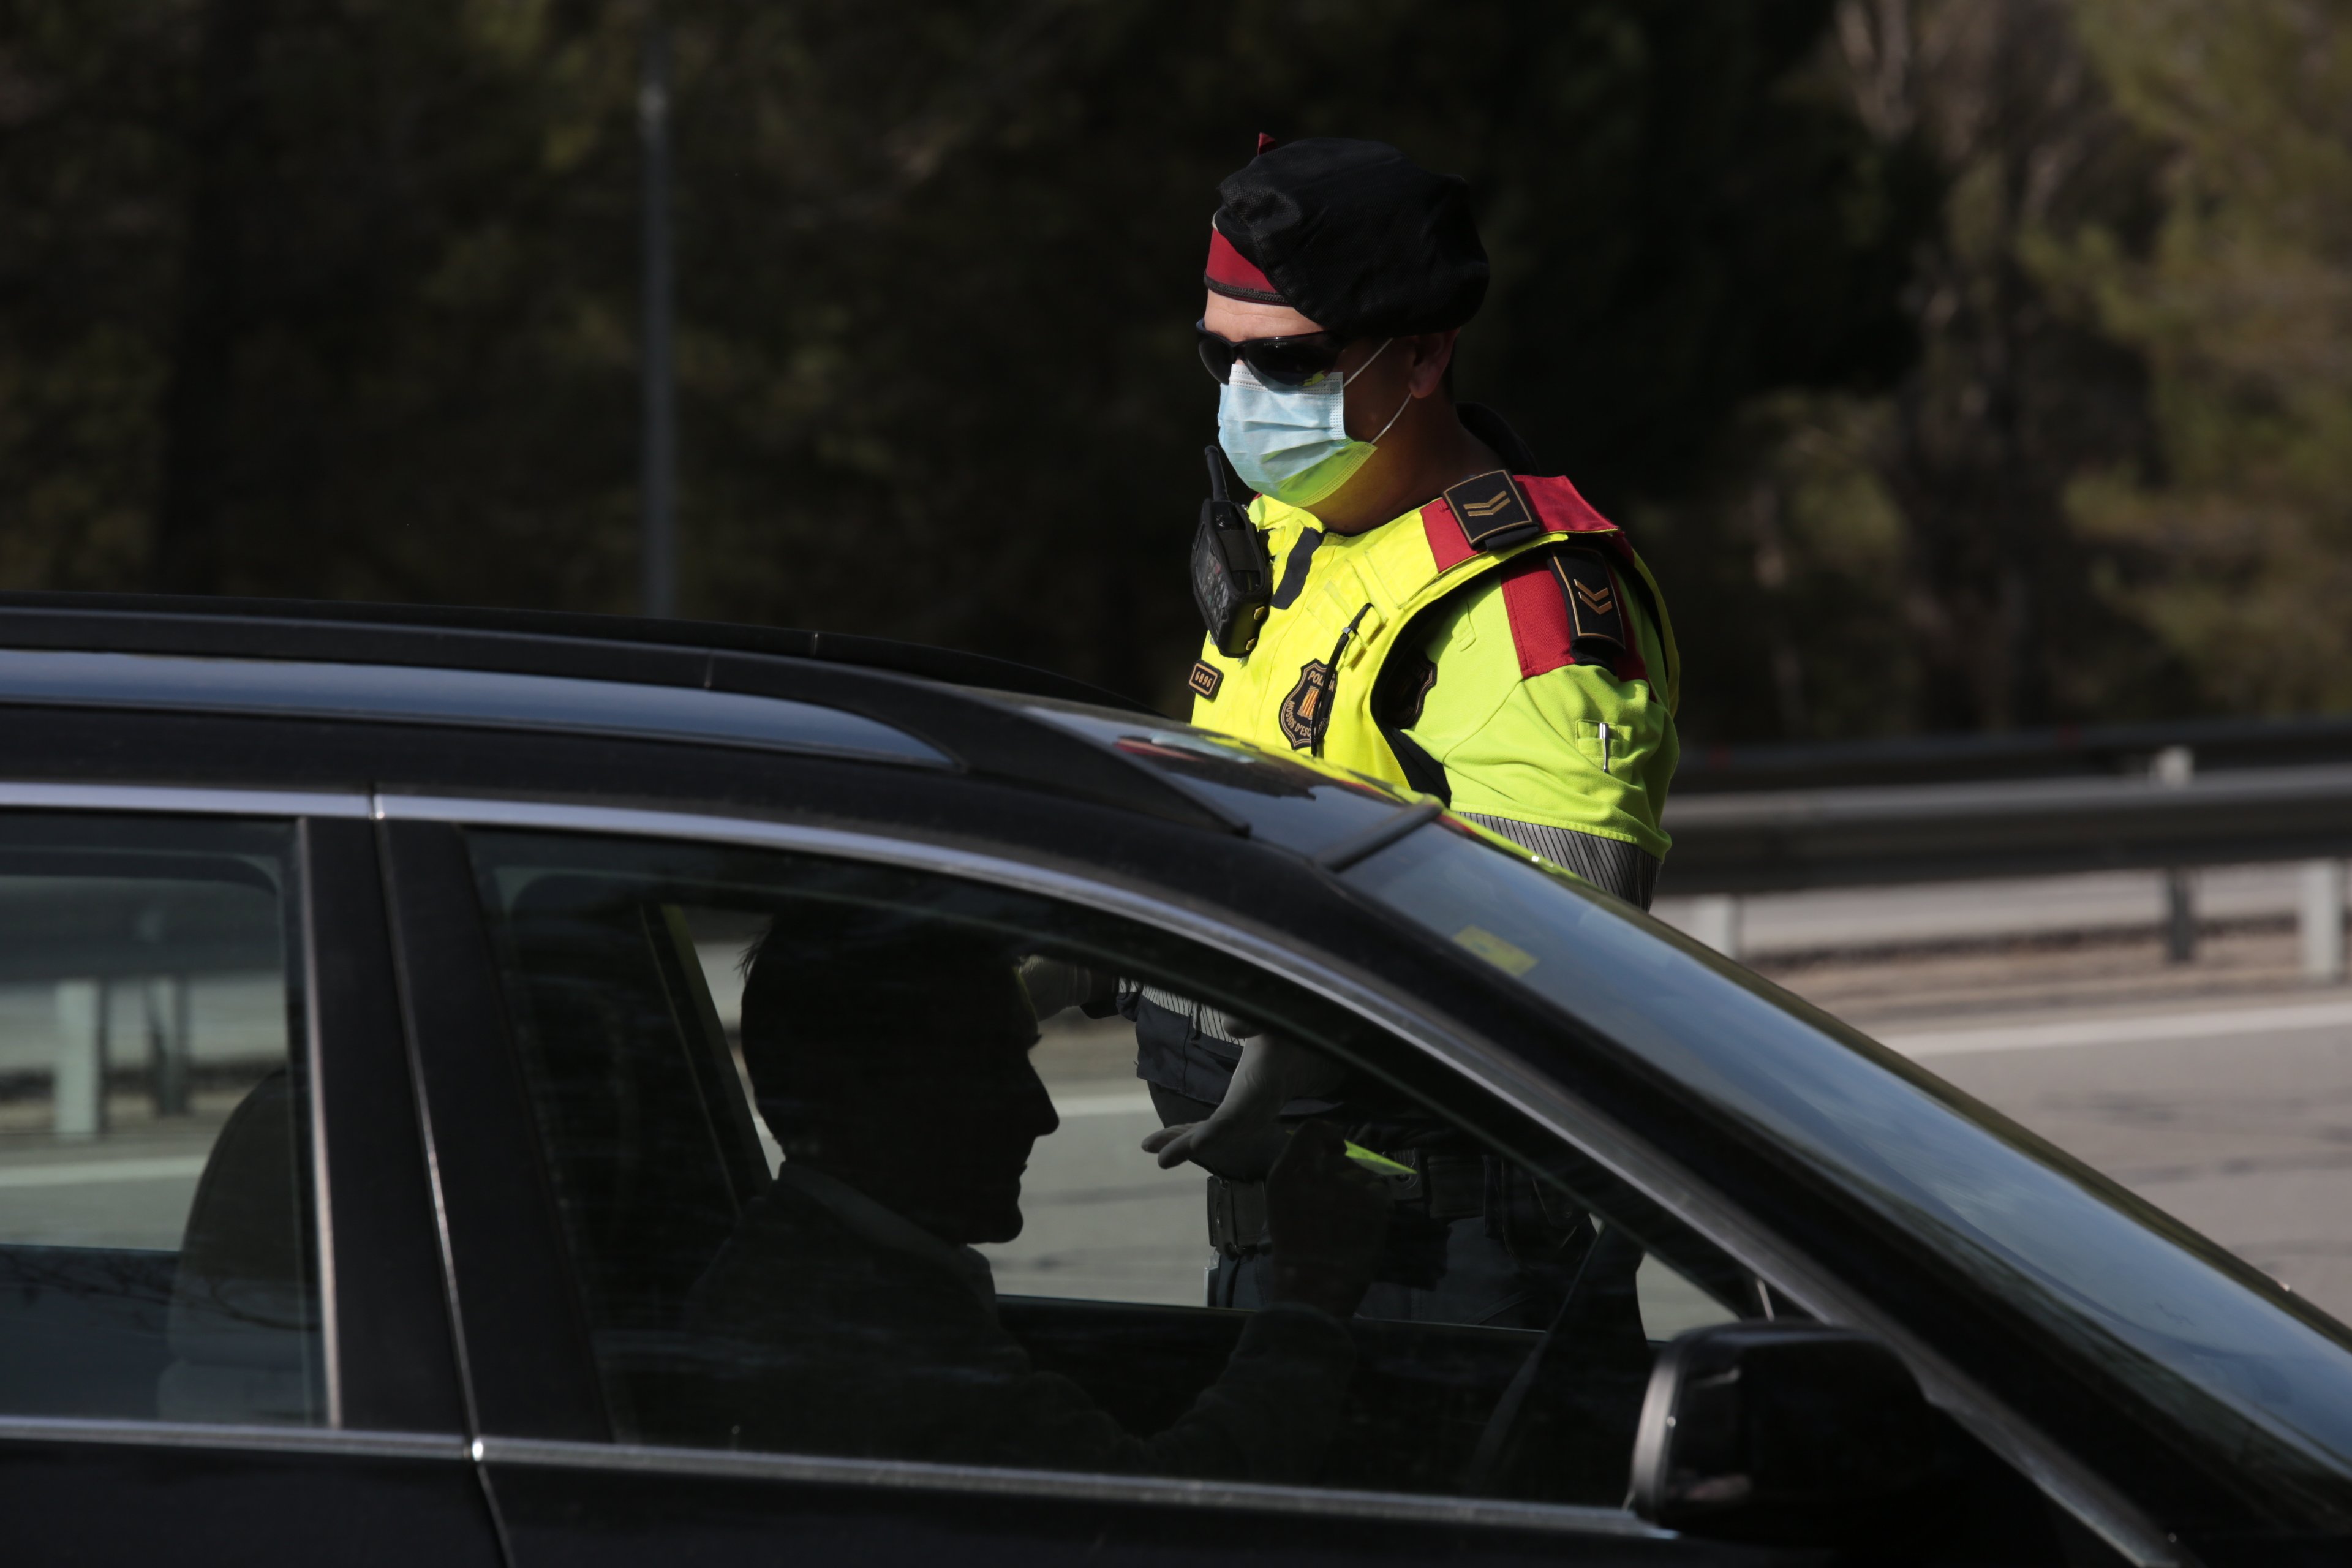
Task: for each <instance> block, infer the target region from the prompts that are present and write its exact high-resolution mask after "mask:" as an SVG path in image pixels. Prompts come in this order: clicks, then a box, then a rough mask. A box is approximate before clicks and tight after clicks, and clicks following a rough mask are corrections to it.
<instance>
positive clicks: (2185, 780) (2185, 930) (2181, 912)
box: [2147, 746, 2197, 963]
mask: <svg viewBox="0 0 2352 1568" xmlns="http://www.w3.org/2000/svg"><path fill="white" fill-rule="evenodd" d="M2147 771H2148V773H2149V776H2151V777H2152V778H2154V779H2155V780H2156V782H2157V784H2158V785H2159V786H2161V787H2163V788H2165V789H2186V788H2188V787H2189V780H2190V779H2192V778H2194V777H2195V776H2196V774H2197V753H2196V752H2192V751H2190V750H2189V748H2188V747H2186V746H2167V747H2165V748H2164V750H2162V751H2160V752H2157V753H2156V757H2155V760H2154V761H2153V762H2151V763H2149V764H2148V770H2147ZM2196 956H2197V882H2196V874H2195V873H2194V872H2191V871H2186V870H2183V869H2181V868H2179V867H2178V866H2176V867H2174V868H2171V869H2170V870H2168V871H2167V872H2165V874H2164V958H2165V962H2166V963H2189V962H2191V961H2192V960H2194V959H2195V958H2196Z"/></svg>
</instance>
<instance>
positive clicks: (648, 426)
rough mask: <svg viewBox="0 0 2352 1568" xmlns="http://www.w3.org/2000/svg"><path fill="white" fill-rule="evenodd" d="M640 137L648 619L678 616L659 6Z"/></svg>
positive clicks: (664, 53)
mask: <svg viewBox="0 0 2352 1568" xmlns="http://www.w3.org/2000/svg"><path fill="white" fill-rule="evenodd" d="M637 133H638V139H639V141H640V142H642V144H643V146H644V150H645V194H644V206H645V212H644V215H643V216H644V231H645V233H644V240H645V255H644V258H643V268H642V272H643V276H642V279H641V286H642V287H643V289H644V290H645V299H644V307H645V310H644V315H645V321H644V326H643V329H642V330H643V342H641V344H640V347H639V360H640V369H641V373H642V374H643V376H644V379H645V387H644V396H645V438H644V446H643V448H642V451H641V452H640V455H639V461H640V462H641V463H642V465H643V471H642V473H641V474H640V476H639V479H638V491H639V499H640V504H641V508H642V511H643V531H644V538H643V540H642V542H641V544H640V550H641V555H640V559H639V562H638V574H639V577H638V606H639V608H640V609H641V610H643V612H644V613H645V614H646V615H648V616H674V615H676V614H677V385H676V376H675V373H674V369H673V365H672V361H671V352H670V334H671V327H672V315H673V312H674V309H675V306H674V302H673V300H672V299H671V293H672V286H671V279H670V244H669V34H668V32H667V29H665V28H664V27H663V26H662V19H661V11H660V9H659V7H658V6H653V7H648V9H647V15H646V44H645V56H644V58H643V60H642V61H641V62H640V65H639V68H638V76H637Z"/></svg>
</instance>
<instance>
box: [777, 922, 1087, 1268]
mask: <svg viewBox="0 0 2352 1568" xmlns="http://www.w3.org/2000/svg"><path fill="white" fill-rule="evenodd" d="M1036 1038H1037V1025H1036V1020H1035V1018H1034V1016H1032V1015H1031V1013H1030V1009H1029V1004H1028V997H1027V994H1026V993H1025V992H1024V990H1023V989H1022V986H1021V982H1020V980H1019V978H1018V975H1017V973H1016V971H1015V968H1014V964H1013V959H1012V958H1011V956H1010V955H1008V954H1007V953H1005V952H1003V950H1002V949H1001V948H1000V947H999V946H998V944H996V943H994V942H988V941H985V940H983V939H982V938H979V937H977V936H975V935H973V934H971V933H970V932H968V931H961V930H958V929H957V928H954V927H951V926H948V925H945V924H942V923H941V922H940V921H936V920H934V919H930V918H927V917H924V916H920V915H916V914H910V913H907V912H904V911H898V910H875V909H871V908H862V907H859V906H856V905H849V904H833V903H816V902H813V903H810V904H806V905H801V906H797V907H795V908H794V909H793V910H790V911H788V912H786V913H784V914H782V915H780V916H778V917H777V919H776V921H775V922H774V923H773V925H772V926H771V928H770V929H769V931H768V934H767V935H766V936H765V937H764V938H762V939H761V942H760V944H759V947H758V948H757V950H756V951H755V952H754V953H753V956H752V959H751V966H750V970H749V973H748V974H747V976H746V978H745V982H744V986H743V1059H744V1065H745V1066H746V1067H747V1068H749V1069H750V1072H751V1088H752V1094H753V1098H754V1099H755V1100H756V1101H757V1102H758V1104H759V1108H760V1114H761V1116H762V1117H763V1118H764V1119H765V1120H766V1121H767V1123H768V1127H769V1131H772V1133H774V1135H775V1138H776V1142H778V1143H779V1144H780V1145H782V1148H783V1151H784V1157H785V1158H786V1159H787V1160H789V1161H800V1162H805V1163H808V1164H810V1165H813V1166H814V1167H816V1168H817V1169H820V1170H823V1171H826V1172H829V1173H832V1174H834V1175H836V1176H838V1177H840V1178H841V1179H842V1180H844V1181H845V1182H848V1183H849V1184H851V1185H853V1186H855V1187H856V1188H858V1189H859V1190H860V1191H862V1192H864V1193H866V1194H867V1195H868V1196H870V1197H872V1198H873V1199H875V1200H876V1201H877V1202H878V1203H880V1204H882V1205H885V1206H887V1207H888V1208H892V1209H895V1210H897V1211H898V1213H900V1214H902V1215H906V1216H907V1217H908V1219H911V1220H913V1221H915V1222H916V1223H917V1224H919V1225H921V1226H924V1227H925V1228H927V1229H929V1230H930V1231H931V1232H932V1233H933V1234H935V1235H937V1236H939V1237H941V1238H942V1239H944V1240H948V1241H951V1242H959V1243H970V1242H978V1241H1009V1240H1011V1239H1012V1238H1013V1237H1015V1236H1017V1235H1019V1234H1020V1232H1021V1206H1020V1198H1021V1173H1022V1172H1023V1170H1024V1168H1025V1167H1026V1165H1027V1163H1028V1160H1029V1152H1030V1149H1031V1147H1032V1146H1033V1145H1034V1143H1035V1142H1036V1141H1037V1140H1038V1139H1039V1138H1042V1137H1044V1136H1045V1134H1047V1133H1049V1132H1051V1131H1054V1129H1055V1127H1056V1126H1058V1125H1059V1124H1060V1123H1059V1121H1058V1120H1057V1119H1056V1117H1055V1114H1054V1106H1053V1101H1052V1100H1050V1099H1049V1098H1048V1097H1047V1095H1046V1093H1045V1085H1044V1084H1043V1083H1042V1082H1040V1081H1039V1079H1038V1078H1037V1074H1036V1071H1035V1069H1034V1068H1032V1067H1031V1066H1030V1065H1029V1047H1031V1046H1032V1045H1034V1044H1035V1042H1036Z"/></svg>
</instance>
